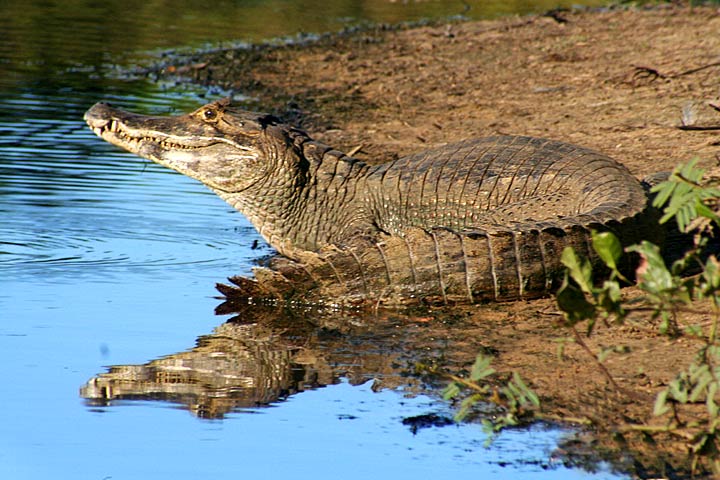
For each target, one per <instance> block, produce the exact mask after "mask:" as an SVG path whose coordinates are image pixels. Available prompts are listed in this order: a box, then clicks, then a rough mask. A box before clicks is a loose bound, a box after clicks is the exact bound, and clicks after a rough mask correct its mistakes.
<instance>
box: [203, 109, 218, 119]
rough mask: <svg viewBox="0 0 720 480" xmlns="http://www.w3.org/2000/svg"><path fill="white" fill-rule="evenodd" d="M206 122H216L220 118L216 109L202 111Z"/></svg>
mask: <svg viewBox="0 0 720 480" xmlns="http://www.w3.org/2000/svg"><path fill="white" fill-rule="evenodd" d="M202 115H203V118H204V119H205V121H206V122H214V121H215V120H217V118H218V112H217V110H215V109H212V108H207V109H205V110H204V111H203V113H202Z"/></svg>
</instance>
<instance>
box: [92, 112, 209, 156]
mask: <svg viewBox="0 0 720 480" xmlns="http://www.w3.org/2000/svg"><path fill="white" fill-rule="evenodd" d="M85 120H86V121H87V123H88V125H89V126H90V128H91V129H92V131H93V132H95V134H96V135H97V136H99V137H100V138H102V139H103V140H105V141H107V142H110V143H112V144H113V145H117V146H118V147H122V148H124V149H126V150H129V151H131V152H133V153H139V152H140V149H141V147H142V146H144V145H154V146H159V147H161V148H163V149H164V150H194V149H199V148H203V147H208V146H210V145H212V144H213V143H219V142H218V141H217V139H202V138H193V139H192V141H191V142H188V143H183V142H184V141H185V142H187V140H184V139H181V138H179V137H173V136H169V135H165V134H160V133H156V132H149V131H145V132H143V133H141V132H139V131H137V130H134V129H133V128H131V127H128V126H127V125H125V124H123V123H122V122H121V121H120V120H117V119H98V118H91V117H88V116H87V115H86V117H85Z"/></svg>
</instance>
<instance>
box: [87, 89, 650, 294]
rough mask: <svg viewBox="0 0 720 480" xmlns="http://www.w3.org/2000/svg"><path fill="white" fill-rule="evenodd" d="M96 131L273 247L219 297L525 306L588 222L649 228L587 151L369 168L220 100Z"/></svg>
mask: <svg viewBox="0 0 720 480" xmlns="http://www.w3.org/2000/svg"><path fill="white" fill-rule="evenodd" d="M85 120H86V121H87V123H88V125H89V126H90V127H91V128H92V130H93V131H94V132H95V133H96V134H97V135H99V136H100V137H102V138H103V139H104V140H107V141H108V142H110V143H112V144H114V145H117V146H119V147H121V148H124V149H125V150H128V151H130V152H132V153H135V154H137V155H140V156H142V157H145V158H147V159H150V160H152V161H154V162H157V163H159V164H161V165H164V166H166V167H169V168H171V169H173V170H176V171H178V172H180V173H182V174H184V175H187V176H189V177H192V178H194V179H197V180H199V181H200V182H202V183H203V184H205V185H206V186H207V187H209V188H210V189H212V190H213V191H214V192H215V193H217V194H218V195H219V196H220V197H222V198H223V199H224V200H225V201H227V202H228V203H229V204H230V205H232V206H233V207H235V208H236V209H238V210H239V211H240V212H242V213H243V214H244V215H245V216H246V217H247V218H248V219H249V220H250V222H252V224H253V225H254V226H255V228H257V230H258V231H259V232H260V234H261V235H262V237H263V238H264V239H265V240H266V241H267V242H268V243H269V244H270V245H271V246H272V247H274V248H275V249H276V250H277V252H279V253H280V254H281V256H276V257H274V259H272V260H270V261H268V263H267V265H266V266H264V267H259V268H256V269H255V272H254V273H255V278H254V279H248V278H239V277H233V278H232V279H231V280H232V281H233V283H234V284H235V285H236V286H227V285H222V284H221V285H219V286H218V288H219V289H220V290H221V292H222V293H224V294H225V295H226V296H227V297H232V298H241V297H242V298H245V297H248V298H250V297H252V298H255V299H257V298H279V299H284V300H288V301H297V302H327V303H330V304H337V303H342V304H351V305H354V304H363V303H369V304H375V305H380V304H382V305H397V304H408V303H413V302H431V303H437V302H439V303H452V302H481V301H488V300H501V301H504V300H516V299H530V298H535V297H540V296H543V295H547V294H548V293H550V292H552V291H553V289H555V288H556V287H557V286H558V282H559V280H560V279H561V278H562V272H563V266H562V264H561V262H560V257H561V252H562V250H563V249H564V248H565V247H567V246H571V247H574V248H575V249H576V250H578V251H579V253H581V254H583V255H585V256H588V257H589V258H591V259H593V261H595V262H597V260H598V259H597V256H596V255H594V252H593V250H592V248H590V242H591V230H593V229H595V230H600V231H603V230H605V231H612V232H614V233H615V234H616V235H617V236H618V237H619V238H620V239H621V242H622V243H623V245H628V244H631V243H635V242H638V241H640V240H641V239H650V240H653V241H656V242H659V241H661V238H660V236H661V235H662V232H660V231H659V229H658V228H657V221H656V219H655V218H651V217H653V215H652V214H651V213H649V207H648V196H647V193H646V189H645V188H644V187H643V185H642V184H641V182H640V181H638V180H637V179H636V178H635V177H634V176H632V175H631V174H630V172H629V171H628V170H627V169H626V168H625V167H624V166H623V165H621V164H620V163H618V162H617V161H615V160H613V159H611V158H609V157H608V156H606V155H603V154H601V153H597V152H594V151H592V150H589V149H586V148H582V147H578V146H574V145H570V144H567V143H561V142H558V141H553V140H547V139H541V138H532V137H525V136H493V137H488V138H480V139H474V140H466V141H461V142H459V143H454V144H450V145H446V146H443V147H439V148H434V149H430V150H426V151H424V152H422V153H417V154H414V155H410V156H407V157H403V158H400V159H398V160H394V161H390V162H388V163H384V164H381V165H374V166H373V165H370V164H368V163H365V162H363V161H360V160H358V159H355V158H353V157H350V156H347V155H345V154H343V153H342V152H340V151H337V150H335V149H333V148H331V147H329V146H327V145H325V144H323V143H321V142H318V141H315V140H313V139H312V138H311V137H310V136H309V135H308V134H307V133H306V132H304V131H302V130H299V129H297V128H294V127H292V126H290V125H287V124H285V123H283V122H281V121H280V120H278V119H277V118H276V117H274V116H271V115H268V114H263V113H255V112H250V111H246V110H242V109H240V108H237V107H236V106H233V105H232V104H231V102H230V101H229V100H227V99H225V100H220V101H216V102H214V103H210V104H208V105H205V106H203V107H201V108H199V109H198V110H196V111H194V112H192V113H189V114H186V115H180V116H170V117H161V116H146V115H139V114H135V113H129V112H125V111H122V110H119V109H116V108H114V107H111V106H110V105H109V104H107V103H102V102H101V103H98V104H96V105H95V106H93V107H92V108H90V110H88V111H87V113H86V114H85Z"/></svg>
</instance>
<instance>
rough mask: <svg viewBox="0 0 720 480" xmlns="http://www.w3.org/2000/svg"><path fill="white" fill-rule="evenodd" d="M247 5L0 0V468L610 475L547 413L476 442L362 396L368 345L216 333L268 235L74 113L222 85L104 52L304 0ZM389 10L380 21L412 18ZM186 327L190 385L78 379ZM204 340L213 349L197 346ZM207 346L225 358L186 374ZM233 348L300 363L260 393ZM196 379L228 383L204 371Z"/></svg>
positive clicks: (193, 473)
mask: <svg viewBox="0 0 720 480" xmlns="http://www.w3.org/2000/svg"><path fill="white" fill-rule="evenodd" d="M256 3H257V2H254V3H253V2H247V3H246V4H243V3H242V2H220V3H219V4H218V5H216V6H215V9H216V10H218V9H219V10H220V12H219V13H215V14H214V15H213V16H212V18H211V19H208V22H202V21H198V20H197V16H201V15H202V14H203V8H206V7H202V6H197V5H195V4H194V3H193V2H183V5H185V4H187V5H191V6H192V5H195V8H194V9H190V10H189V13H187V12H188V10H183V9H182V8H181V7H179V6H177V7H176V8H177V9H178V11H182V12H185V13H183V14H182V15H178V16H177V17H174V16H172V15H171V12H168V10H167V9H172V8H173V7H172V6H167V5H166V6H157V5H154V4H149V5H146V4H141V3H138V4H137V5H135V3H132V4H129V3H127V2H119V1H114V0H113V1H108V2H103V4H102V7H88V6H86V5H85V4H84V3H80V2H67V5H66V6H65V7H64V8H61V6H56V5H52V4H48V3H44V2H43V3H41V2H29V3H28V2H20V1H15V0H11V1H8V2H4V3H3V4H0V29H2V31H3V32H4V34H5V40H0V365H2V367H1V368H0V372H2V385H3V394H2V396H0V407H1V408H0V478H2V479H5V478H7V479H45V478H53V479H65V478H67V479H85V478H87V479H107V478H112V479H123V478H127V479H138V478H156V479H164V478H168V479H170V478H172V479H195V478H200V477H213V478H237V477H247V476H249V477H255V478H267V477H271V476H272V477H285V476H288V477H292V478H348V479H354V478H357V479H361V478H362V479H363V480H366V479H367V478H368V477H370V476H376V477H381V478H400V479H402V478H413V479H418V478H431V477H436V476H441V475H442V476H450V477H452V476H458V477H459V476H461V475H462V476H467V475H468V474H469V475H472V476H480V477H482V478H486V477H493V478H511V477H516V476H522V477H523V478H618V477H617V476H615V475H612V474H610V473H607V472H603V473H599V474H593V475H591V474H588V473H585V472H583V471H579V470H570V469H567V468H565V467H564V466H562V464H561V463H559V462H557V461H556V460H555V459H554V458H553V455H552V451H553V449H554V448H555V446H556V445H557V442H558V439H559V438H560V437H561V436H562V435H563V434H565V432H563V431H562V430H560V429H556V428H547V427H544V426H535V427H533V428H530V429H523V430H514V431H508V432H505V433H503V434H501V435H500V436H499V437H498V438H497V439H496V440H495V442H494V443H493V444H492V445H491V446H490V447H489V448H485V447H484V443H485V441H486V436H485V434H484V433H483V432H482V430H481V428H480V426H479V425H476V424H464V425H457V426H455V425H453V426H446V427H431V428H426V429H421V430H419V431H418V432H417V433H413V432H412V431H411V429H410V428H409V427H408V426H407V425H403V423H402V420H403V419H404V418H407V417H412V416H417V415H422V414H427V413H436V414H440V415H444V416H452V414H453V411H452V410H451V408H450V406H449V405H447V404H446V403H444V402H442V401H440V400H438V399H437V398H436V397H435V396H428V395H425V394H419V395H408V394H409V393H410V391H409V390H407V391H403V389H402V388H399V389H383V390H380V391H379V392H375V391H374V390H373V389H372V388H371V385H372V380H371V379H372V378H380V379H382V377H383V375H384V374H383V372H380V371H377V372H375V371H373V370H372V368H369V367H367V366H365V367H364V368H363V370H362V375H361V379H360V380H359V381H357V379H355V380H353V381H352V382H351V381H350V380H349V378H348V376H347V374H346V372H347V371H348V370H349V369H351V368H354V367H355V365H354V364H353V360H352V359H353V358H355V356H357V357H358V358H360V359H362V355H363V354H364V351H363V349H362V348H358V345H357V344H358V343H361V344H362V342H356V341H354V339H353V338H351V337H348V338H347V339H346V340H347V346H346V347H343V348H344V350H347V351H343V352H342V355H340V357H342V359H343V362H344V363H343V365H335V364H333V365H329V366H323V365H321V364H322V361H315V363H313V362H312V361H310V360H307V359H304V357H302V355H301V354H302V353H303V350H302V348H301V346H297V345H295V346H293V347H292V348H290V347H287V346H286V342H287V341H289V340H288V339H283V340H282V341H281V342H278V343H277V344H275V343H272V342H270V343H269V344H266V343H263V342H264V340H262V341H261V340H258V339H257V338H256V337H253V336H250V337H248V339H246V338H245V337H242V335H241V336H240V337H238V338H230V337H228V336H227V335H226V334H225V333H223V332H222V331H220V330H218V329H221V327H222V324H223V322H225V321H226V320H227V317H223V316H216V315H215V314H214V313H213V310H214V308H215V307H217V305H218V303H219V301H218V300H217V299H216V298H214V297H215V296H216V295H217V292H216V290H215V288H214V284H215V282H218V281H224V280H225V278H226V277H227V276H228V275H234V274H249V273H250V269H251V267H252V264H253V262H254V261H255V260H257V259H258V258H259V257H261V256H262V255H266V254H268V253H270V250H269V248H268V247H266V246H264V244H263V243H262V241H261V240H260V238H259V236H258V235H257V233H256V232H255V231H254V230H253V228H252V227H251V226H250V225H249V223H248V222H247V221H246V220H245V219H244V218H243V217H242V216H241V215H240V214H238V213H237V212H235V211H233V210H232V209H231V208H230V207H229V206H227V205H226V204H225V203H224V202H222V201H221V200H220V199H219V198H217V197H216V196H215V195H213V194H211V193H210V192H209V191H207V190H206V189H205V188H204V187H203V186H202V185H200V184H198V183H196V182H194V181H192V180H190V179H187V178H185V177H182V176H180V175H177V174H175V173H173V172H170V171H167V170H165V169H163V168H161V167H159V166H156V165H154V164H151V163H148V162H146V161H144V160H142V159H139V158H137V157H134V156H132V155H129V154H126V153H124V152H121V151H119V150H117V149H115V148H114V147H112V146H110V145H108V144H106V143H104V142H102V141H101V140H99V139H98V138H97V137H95V135H94V134H92V132H91V131H90V130H89V129H88V128H87V127H86V126H85V125H84V123H83V121H82V114H83V112H84V111H85V110H86V109H87V108H88V107H89V106H90V105H92V104H93V103H94V102H95V101H97V100H100V99H105V100H110V101H112V102H113V103H117V104H120V105H122V106H123V107H125V108H128V109H131V110H136V111H141V112H154V113H162V114H166V113H175V112H179V111H184V110H188V109H190V108H194V107H196V106H197V105H199V104H202V103H204V102H205V101H207V100H208V99H213V98H218V97H220V96H222V94H223V92H206V91H203V90H195V91H193V90H191V89H190V90H188V89H184V90H182V91H176V90H173V89H171V88H167V87H164V86H159V85H155V84H152V83H149V82H146V81H144V80H139V79H134V80H133V79H124V78H123V77H122V76H119V75H118V74H117V71H118V68H117V64H118V63H123V62H124V63H125V64H128V63H130V64H132V62H134V61H136V60H133V59H137V58H145V57H146V56H147V55H146V54H145V53H143V52H147V51H157V50H158V49H160V48H167V47H170V46H176V45H179V44H180V43H179V42H183V43H189V44H190V43H192V44H196V45H197V44H200V43H206V42H213V41H219V40H223V39H228V38H231V37H230V35H231V34H232V32H237V31H238V27H237V20H238V18H239V17H242V16H243V8H242V7H247V9H248V10H249V11H250V12H246V13H245V17H243V18H246V21H248V22H250V20H252V18H251V16H252V15H255V17H254V18H255V20H257V19H258V18H259V17H257V15H259V14H258V13H257V12H263V13H262V14H263V15H265V17H262V18H266V17H271V16H272V15H273V12H276V11H277V10H278V8H280V9H282V7H283V5H286V4H287V5H294V6H295V7H294V8H298V9H299V10H302V8H300V7H302V2H294V3H293V2H268V3H267V5H266V8H265V10H263V8H262V7H260V6H258V5H256ZM347 3H351V2H347ZM429 3H432V2H429ZM380 4H381V5H382V6H383V8H388V6H387V5H385V4H384V3H383V2H380ZM175 5H179V4H175ZM373 5H375V4H373ZM251 7H252V8H251ZM123 8H125V10H123ZM393 8H394V7H393ZM453 8H454V7H453ZM153 9H161V11H156V10H153ZM223 9H224V11H225V12H226V13H227V15H225V16H223V15H222V12H223ZM250 9H251V10H250ZM356 10H357V9H350V10H347V11H346V10H342V9H339V10H338V13H337V15H335V16H332V15H331V16H328V15H324V14H321V13H315V14H312V13H306V14H307V15H308V19H306V20H307V22H310V23H309V24H308V25H309V26H307V27H304V28H302V22H300V26H299V27H298V29H299V30H306V31H313V29H316V31H317V29H318V28H319V29H321V30H322V29H324V28H327V26H326V24H325V23H322V22H321V23H320V24H319V25H320V26H319V27H317V25H318V21H319V19H320V18H322V19H323V21H326V22H329V23H330V24H331V25H332V26H333V27H338V26H342V25H346V24H348V23H350V22H351V21H352V20H353V19H355V20H366V19H367V18H365V17H363V16H362V15H361V14H358V13H352V12H355V11H356ZM131 11H132V13H133V15H129V14H130V12H131ZM302 11H305V10H302ZM372 11H373V12H375V10H372ZM393 12H394V13H393V17H392V18H391V20H393V21H396V20H402V19H407V18H413V16H412V15H410V14H408V15H407V17H405V18H397V19H396V18H395V17H394V16H396V15H398V14H397V13H395V11H393ZM159 13H162V15H160V14H159ZM411 13H413V12H411ZM449 13H453V12H449ZM313 15H314V16H313ZM353 15H354V16H353ZM413 15H416V13H413ZM129 18H130V20H128V19H129ZM193 19H194V20H193ZM298 19H300V20H302V17H298ZM370 19H371V20H377V19H376V18H372V17H371V18H370ZM173 20H174V23H173ZM268 21H269V20H268ZM153 22H154V23H155V24H157V23H162V24H163V25H164V26H165V27H164V28H163V29H160V30H158V29H157V28H151V27H152V26H153ZM313 22H314V23H313ZM138 24H139V26H138ZM142 27H145V28H144V29H143V28H142ZM338 28H339V27H338ZM208 30H212V32H211V33H208ZM240 31H242V30H240ZM263 32H271V34H272V35H280V34H284V33H286V34H293V33H296V32H295V31H288V30H287V27H284V26H283V25H276V24H272V25H268V27H267V28H263V26H262V25H258V26H257V27H256V30H254V31H247V32H246V34H245V35H243V36H241V37H240V38H238V39H239V40H250V41H252V40H257V39H258V38H262V36H263V34H264V33H263ZM265 34H267V33H265ZM255 242H259V245H260V246H259V248H257V249H253V248H252V245H253V244H254V243H255ZM278 331H279V330H278ZM213 332H216V333H213ZM218 332H219V333H218ZM241 333H242V332H241ZM208 335H211V338H210V340H208V339H207V338H208V337H207V336H208ZM253 335H255V334H253ZM278 335H280V334H278ZM199 339H200V340H199ZM295 340H297V339H295ZM342 341H345V338H343V337H340V340H334V343H332V345H337V344H338V342H342ZM197 342H199V346H198V347H197V351H198V352H200V353H198V354H197V356H196V357H194V358H195V359H196V360H195V361H196V363H193V364H192V365H194V367H193V368H195V370H193V372H194V373H195V374H196V375H198V377H193V378H195V380H193V379H192V378H191V379H190V380H188V381H187V382H186V383H181V384H178V385H177V388H185V389H189V391H190V394H188V395H189V396H187V395H186V396H185V397H182V398H181V397H180V396H177V397H173V396H171V395H170V396H169V395H167V394H166V395H165V396H160V395H159V394H147V392H148V391H150V390H152V388H156V387H158V385H157V384H156V383H153V382H151V381H149V380H148V381H138V380H134V383H132V382H131V383H132V388H134V389H136V391H137V392H138V393H137V394H135V395H126V396H119V397H116V398H112V399H107V401H97V399H95V400H93V399H84V398H82V397H81V394H80V391H81V388H84V387H85V386H86V385H88V382H90V383H92V382H93V381H94V379H98V378H99V379H102V378H104V377H103V375H104V374H105V373H106V372H107V371H108V367H110V366H137V368H139V369H141V370H142V368H146V367H142V366H143V365H146V366H148V365H150V364H151V363H152V362H154V361H156V362H169V364H170V365H171V366H172V365H177V367H176V370H177V371H178V372H184V371H186V370H187V368H186V367H183V365H187V364H186V363H182V362H183V361H182V358H184V357H183V355H186V353H185V352H190V351H193V349H194V348H195V347H196V343H197ZM212 342H219V343H218V344H222V345H225V346H227V345H229V347H228V348H229V350H228V351H229V352H230V353H227V352H225V351H223V352H221V353H217V352H215V353H213V354H212V355H211V354H207V358H205V357H203V355H206V354H205V353H203V350H202V349H203V348H205V347H203V345H205V344H206V343H210V344H211V345H214V344H213V343H212ZM223 342H224V343H223ZM253 342H255V343H253ZM258 342H259V343H258ZM301 343H302V342H301ZM256 344H257V345H260V346H259V347H258V349H257V350H252V348H253V347H252V345H256ZM248 345H250V346H249V347H248ZM323 345H330V344H328V343H323V342H320V343H319V346H318V347H317V349H315V350H310V349H308V352H311V353H313V354H317V353H318V352H320V353H321V354H322V348H323ZM361 347H362V345H361ZM208 348H209V347H208ZM223 348H224V347H223ZM328 348H329V347H328ZM354 348H358V350H357V352H356V351H355V350H353V349H354ZM233 352H234V353H233ZM248 352H249V353H248ZM268 352H269V353H268ZM298 352H299V353H298ZM335 353H336V352H327V355H328V358H330V359H333V358H338V357H336V356H333V355H334V354H335ZM192 354H193V355H195V353H192ZM380 354H382V352H380ZM187 355H190V354H187ZM222 355H225V357H223V358H227V359H228V362H229V363H228V364H226V365H225V366H224V367H223V368H222V369H218V370H217V371H212V369H211V368H210V370H209V371H205V370H203V368H209V367H207V365H212V362H211V360H212V359H213V358H215V359H216V358H218V357H219V356H222ZM233 355H236V356H233ZM274 355H277V358H278V359H280V360H277V361H276V360H275V356H274ZM291 357H292V358H291ZM198 358H199V360H197V359H198ZM281 360H282V361H281ZM321 360H322V359H321ZM173 362H177V363H173ZM232 362H235V363H236V364H237V365H239V366H247V368H251V367H255V366H257V368H261V367H262V368H265V369H270V370H272V369H275V370H277V372H278V373H277V374H278V375H279V376H281V377H282V382H285V383H283V385H284V387H283V388H286V387H287V385H290V384H291V383H292V382H290V380H289V377H288V376H292V375H298V374H300V373H303V374H305V375H306V377H307V378H305V379H302V381H300V382H299V383H298V382H295V383H292V385H295V387H294V390H293V391H288V392H285V393H282V392H280V393H278V394H277V395H274V394H273V395H270V396H269V397H268V398H266V399H265V401H263V402H259V403H261V405H258V404H257V403H258V402H254V401H250V402H249V403H247V402H246V403H243V402H242V401H241V398H244V397H243V395H246V393H247V392H248V391H251V390H252V388H256V387H257V385H255V384H253V382H255V383H257V382H262V381H267V378H268V377H267V376H263V375H264V374H263V375H261V374H258V373H257V372H250V373H247V372H244V373H242V375H241V372H240V371H239V370H237V371H235V370H232V368H230V367H228V365H231V366H232V365H234V364H235V363H232ZM243 362H244V363H243ZM274 362H275V363H274ZM278 362H279V363H278ZM283 362H285V363H283ZM303 362H305V363H303ZM331 363H332V362H331ZM360 363H362V362H360ZM308 365H309V366H308ZM318 365H319V366H318ZM358 365H359V364H358ZM239 366H238V367H237V368H240V367H239ZM133 368H135V367H133ZM148 368H149V367H148ZM163 368H165V367H163ZM183 368H184V370H183ZM275 370H273V371H275ZM143 371H144V370H143ZM263 371H264V370H263ZM234 374H235V375H234ZM202 375H207V376H210V377H212V378H215V379H217V378H220V379H226V380H227V382H229V385H230V387H228V388H227V389H223V388H217V386H216V385H215V384H210V383H209V384H208V385H204V384H202V382H200V381H198V380H197V378H203V377H202ZM323 375H325V376H326V377H327V378H325V377H323ZM236 377H237V378H236ZM311 380H312V381H311ZM243 382H244V383H243ZM248 382H250V383H248ZM288 382H290V383H288ZM251 384H253V385H251ZM298 385H300V386H303V385H305V387H303V388H299V387H298ZM160 387H163V388H168V389H170V388H171V387H172V384H171V383H162V384H160ZM142 392H145V393H146V394H144V395H143V394H141V393H142ZM198 392H199V393H198ZM193 395H195V396H193ZM197 395H200V397H202V396H207V398H209V399H210V400H212V401H213V402H220V403H221V404H222V401H223V399H224V398H225V397H228V398H230V400H229V401H228V402H229V403H228V405H229V407H228V408H225V409H221V410H222V411H221V412H220V413H219V414H217V415H211V416H210V417H212V418H201V417H203V416H204V415H200V414H198V412H196V411H194V410H193V406H192V402H195V401H199V400H198V398H200V397H197ZM203 398H205V397H203ZM207 398H206V399H205V400H207ZM255 398H256V397H250V400H253V399H255ZM205 400H204V401H205ZM223 405H224V404H223ZM193 412H194V413H193Z"/></svg>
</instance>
